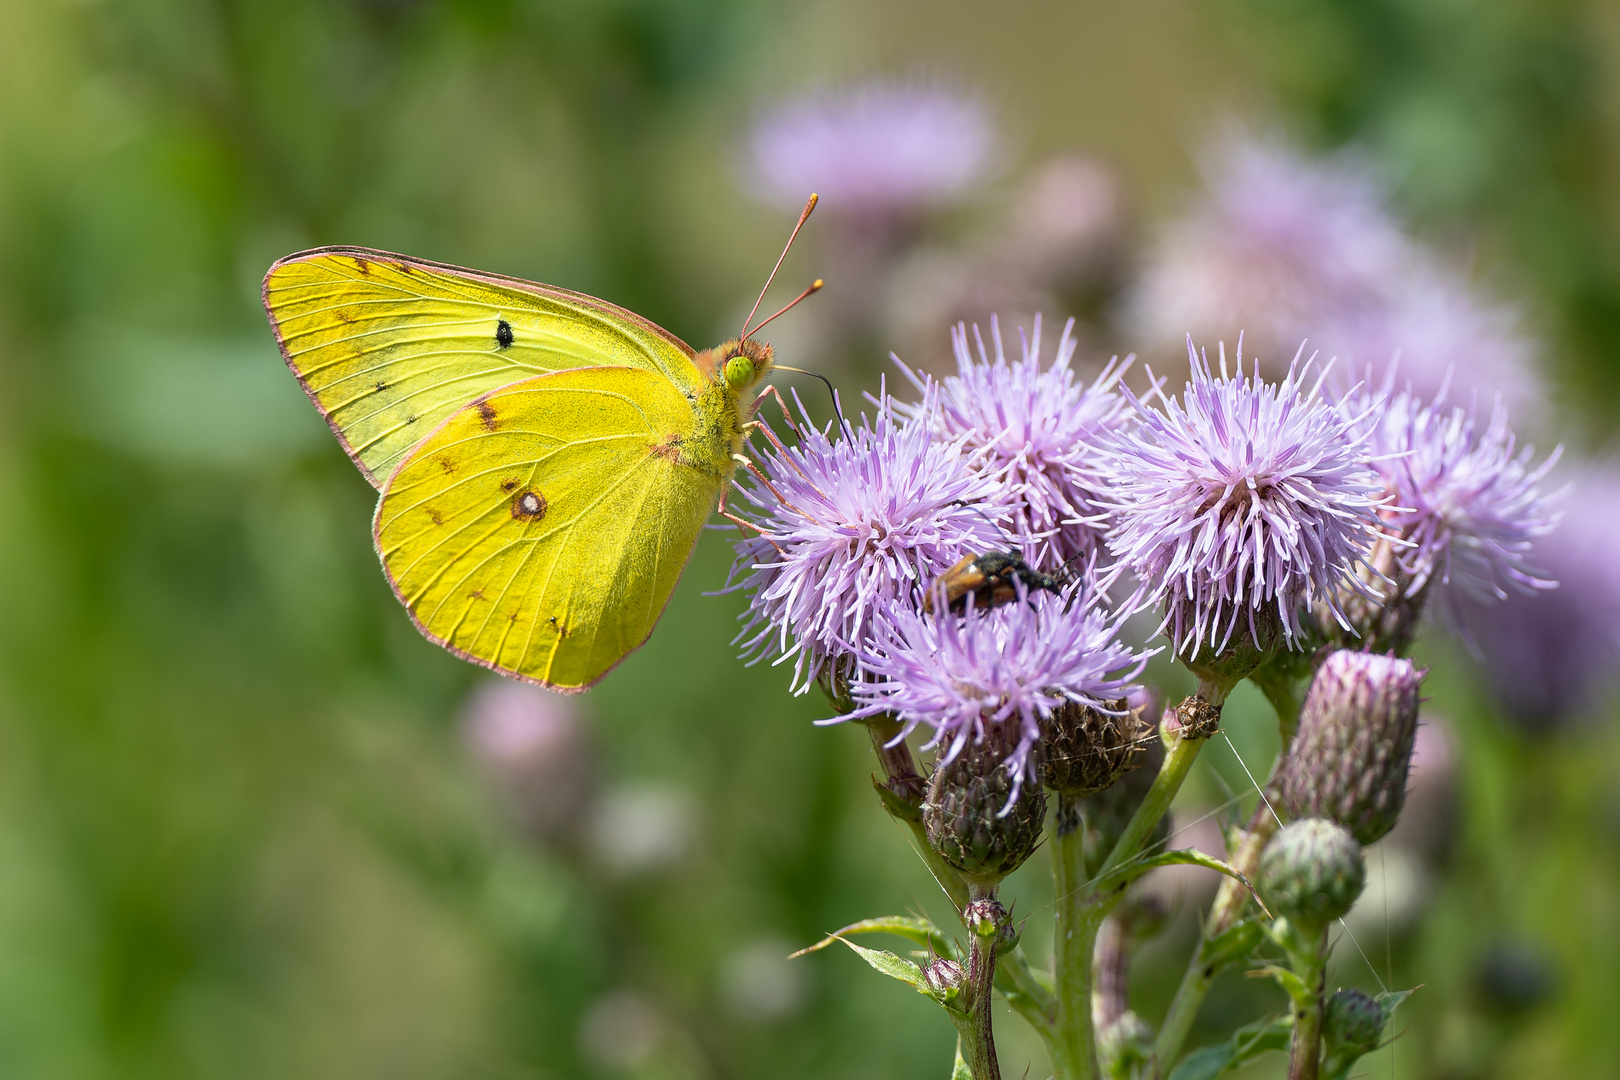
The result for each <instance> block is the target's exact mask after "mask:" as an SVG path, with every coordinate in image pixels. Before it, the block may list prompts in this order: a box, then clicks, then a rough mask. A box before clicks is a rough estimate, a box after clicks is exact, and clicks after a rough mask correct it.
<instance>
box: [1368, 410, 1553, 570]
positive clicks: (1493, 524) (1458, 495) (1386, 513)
mask: <svg viewBox="0 0 1620 1080" xmlns="http://www.w3.org/2000/svg"><path fill="white" fill-rule="evenodd" d="M1379 398H1384V401H1383V404H1382V407H1381V408H1379V407H1378V400H1379ZM1342 411H1343V412H1344V413H1345V415H1346V416H1347V418H1352V417H1355V416H1368V417H1369V419H1371V421H1372V423H1373V427H1372V441H1371V446H1370V453H1371V456H1372V462H1373V467H1374V469H1376V470H1377V472H1378V474H1379V476H1380V477H1382V478H1383V481H1384V485H1385V490H1386V492H1387V493H1388V495H1389V503H1388V505H1386V506H1385V507H1384V508H1383V509H1382V510H1381V511H1380V516H1381V517H1382V518H1383V520H1384V522H1385V524H1386V526H1387V527H1388V528H1389V530H1390V531H1391V532H1392V533H1393V534H1395V535H1396V536H1397V537H1399V539H1401V540H1403V541H1405V542H1406V543H1407V544H1408V545H1410V546H1406V547H1401V548H1398V549H1397V553H1396V558H1397V560H1398V561H1399V562H1400V564H1401V568H1402V569H1403V570H1405V571H1406V573H1407V574H1408V575H1409V577H1410V582H1409V584H1408V586H1407V595H1408V596H1415V595H1416V594H1418V593H1419V592H1421V591H1422V590H1423V589H1424V587H1425V586H1427V585H1428V584H1429V582H1430V580H1431V578H1433V577H1434V576H1435V575H1436V574H1438V575H1439V581H1440V582H1441V583H1442V584H1444V585H1446V586H1448V587H1449V588H1450V589H1452V590H1456V591H1459V592H1462V593H1466V594H1468V595H1470V596H1473V597H1476V598H1478V599H1486V600H1499V599H1502V598H1504V597H1506V596H1507V590H1509V589H1512V590H1516V591H1521V592H1522V591H1526V590H1533V589H1542V588H1548V587H1549V584H1550V583H1549V582H1548V581H1547V580H1546V578H1545V576H1544V575H1542V574H1540V573H1538V572H1537V571H1536V570H1535V569H1534V568H1533V566H1532V558H1531V545H1532V543H1533V542H1534V541H1535V538H1536V537H1538V536H1543V535H1545V534H1546V533H1547V532H1548V531H1549V530H1551V529H1552V526H1553V523H1554V521H1555V520H1556V518H1555V515H1553V513H1552V512H1551V511H1550V510H1549V509H1548V507H1547V504H1546V500H1545V498H1544V497H1543V494H1542V491H1541V482H1542V481H1543V480H1544V479H1545V478H1546V476H1547V473H1548V471H1549V470H1550V469H1551V468H1552V466H1553V465H1554V464H1555V463H1556V462H1557V460H1558V457H1559V451H1557V450H1555V451H1554V452H1553V453H1552V454H1551V455H1549V456H1548V457H1547V459H1546V460H1545V461H1543V462H1542V463H1541V464H1540V465H1532V464H1531V459H1532V458H1533V457H1534V454H1535V450H1534V448H1533V447H1525V448H1524V449H1523V450H1518V451H1517V452H1516V449H1515V441H1514V436H1513V432H1512V430H1511V429H1510V428H1509V427H1508V423H1507V410H1506V409H1505V408H1504V407H1503V406H1502V405H1501V403H1500V402H1498V403H1497V405H1496V407H1495V408H1494V409H1493V410H1492V411H1491V419H1490V423H1489V424H1488V425H1487V426H1485V427H1484V428H1483V429H1481V428H1480V426H1479V424H1478V421H1477V416H1476V413H1475V410H1474V409H1472V408H1470V409H1462V408H1458V407H1454V406H1453V407H1447V406H1446V405H1445V403H1444V401H1443V400H1437V401H1434V402H1432V403H1430V404H1428V405H1425V404H1423V403H1422V400H1421V399H1420V398H1418V397H1417V396H1415V395H1414V394H1413V393H1412V392H1411V391H1402V392H1400V393H1396V394H1393V395H1389V394H1388V385H1387V382H1386V385H1385V389H1384V391H1382V392H1375V391H1374V390H1372V389H1371V388H1365V387H1364V388H1363V389H1361V390H1359V391H1358V392H1356V393H1354V394H1352V395H1350V396H1349V397H1348V398H1347V399H1346V400H1345V402H1344V407H1343V409H1342Z"/></svg>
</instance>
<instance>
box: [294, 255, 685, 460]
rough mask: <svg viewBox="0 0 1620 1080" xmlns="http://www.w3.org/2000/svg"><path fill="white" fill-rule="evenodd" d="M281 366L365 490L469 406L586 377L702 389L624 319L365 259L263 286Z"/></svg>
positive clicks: (649, 332) (349, 258) (543, 295)
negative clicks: (622, 370)
mask: <svg viewBox="0 0 1620 1080" xmlns="http://www.w3.org/2000/svg"><path fill="white" fill-rule="evenodd" d="M264 304H265V308H266V309H267V310H268V311H269V313H270V320H271V324H272V325H273V326H274V328H275V331H276V336H277V339H278V340H279V341H280V343H281V349H282V353H283V355H284V356H285V357H286V360H287V364H288V366H289V367H291V368H292V370H293V372H294V373H295V374H296V375H297V376H298V378H299V380H300V381H301V382H302V383H303V385H304V389H305V391H306V392H307V393H308V394H309V396H310V398H311V399H312V400H313V401H314V402H315V404H316V406H317V407H318V408H319V409H320V410H321V413H322V415H324V416H325V417H326V419H327V422H328V423H329V424H331V426H332V429H333V431H335V432H336V433H337V435H338V438H339V440H340V441H341V442H342V443H343V446H344V448H345V449H346V450H348V452H349V456H350V457H352V458H354V460H355V462H356V464H358V465H359V466H360V469H361V471H362V472H364V473H365V475H366V478H367V479H368V480H370V481H371V482H372V483H373V484H374V485H376V486H377V487H379V488H380V487H382V486H383V483H384V482H385V481H386V480H387V478H388V476H389V474H390V473H391V472H392V471H393V470H394V469H395V468H396V467H397V466H398V464H399V462H400V461H401V460H403V459H404V457H405V455H406V454H407V452H408V451H409V450H410V449H411V447H413V446H414V445H416V444H417V443H418V442H420V441H421V440H422V439H424V438H425V437H426V436H427V435H428V433H429V432H432V431H434V430H435V429H436V428H437V427H438V426H439V425H440V424H441V423H443V422H444V421H445V420H446V419H447V418H449V417H450V416H451V415H452V414H453V413H455V412H456V411H457V410H459V409H462V408H464V407H465V406H467V404H468V403H469V402H471V401H472V400H473V399H474V398H477V397H479V396H480V395H483V394H487V393H489V392H490V391H492V390H495V389H497V388H499V387H502V386H506V385H508V384H510V383H514V382H517V381H519V380H522V379H526V378H529V377H532V376H535V375H540V374H545V373H548V372H555V371H563V370H568V369H571V368H580V367H590V366H595V365H612V366H629V367H634V368H641V369H645V370H647V371H650V372H656V373H658V374H659V375H660V376H662V377H663V378H664V379H666V380H668V381H669V382H672V383H673V384H674V385H675V387H676V388H678V389H679V390H681V391H683V392H684V391H687V390H689V389H691V388H693V387H694V386H695V385H697V384H698V382H699V381H700V376H699V375H698V374H697V369H696V368H694V367H693V366H692V362H691V356H692V350H691V349H690V348H688V347H687V346H686V345H685V344H684V343H682V342H681V341H680V340H679V339H678V338H676V337H674V336H673V335H671V334H669V333H667V332H665V331H664V330H661V329H660V328H658V327H657V326H655V325H654V324H652V323H650V322H648V321H647V320H645V319H642V318H641V317H640V316H637V315H635V314H633V313H631V312H628V311H625V310H623V309H621V308H617V307H614V306H613V305H612V304H608V303H605V302H604V301H601V300H596V299H594V298H592V297H588V296H582V295H580V294H578V293H571V292H568V291H566V290H563V289H553V288H550V287H548V286H543V285H536V284H534V283H531V282H525V281H521V280H518V279H516V278H505V277H501V276H499V275H494V274H483V273H479V272H477V271H472V270H463V269H460V268H458V267H451V266H442V265H440V264H437V263H430V262H424V261H421V260H417V259H409V258H406V257H405V256H402V255H393V254H389V253H387V252H379V251H371V250H368V249H365V248H323V249H319V250H316V251H308V252H302V253H300V254H297V255H291V256H288V257H287V258H285V259H283V260H281V261H280V262H278V263H276V264H275V265H274V266H273V267H271V268H270V272H269V273H268V274H267V275H266V276H265V279H264Z"/></svg>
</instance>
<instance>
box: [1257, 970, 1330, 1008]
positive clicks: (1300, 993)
mask: <svg viewBox="0 0 1620 1080" xmlns="http://www.w3.org/2000/svg"><path fill="white" fill-rule="evenodd" d="M1260 971H1261V972H1262V973H1264V974H1266V975H1270V976H1271V977H1272V978H1273V979H1276V980H1277V985H1278V986H1280V987H1282V988H1283V990H1284V991H1285V992H1287V994H1288V1000H1290V1001H1292V1002H1294V1003H1295V1004H1296V1005H1298V1004H1300V1003H1301V1002H1307V1001H1310V1000H1311V999H1312V998H1314V997H1315V996H1316V994H1315V992H1314V991H1312V990H1311V989H1310V988H1309V987H1307V986H1306V985H1305V980H1304V979H1302V978H1300V977H1299V976H1298V975H1296V974H1294V973H1293V972H1292V971H1289V970H1288V969H1287V968H1285V967H1280V966H1278V965H1276V964H1267V965H1266V966H1265V967H1263V968H1261V969H1260Z"/></svg>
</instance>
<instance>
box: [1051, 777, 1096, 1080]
mask: <svg viewBox="0 0 1620 1080" xmlns="http://www.w3.org/2000/svg"><path fill="white" fill-rule="evenodd" d="M1060 798H1062V799H1064V800H1067V799H1068V796H1060ZM1058 820H1059V821H1064V820H1066V819H1065V815H1064V814H1063V812H1062V809H1060V810H1059V812H1058ZM1084 846H1085V830H1084V829H1083V828H1071V829H1069V830H1068V831H1067V832H1060V833H1059V834H1058V836H1057V838H1056V839H1055V840H1053V842H1052V889H1053V893H1054V895H1055V896H1056V897H1057V925H1056V926H1055V927H1054V929H1053V942H1052V968H1053V979H1052V982H1053V991H1054V996H1055V998H1056V1001H1055V1004H1056V1006H1057V1008H1056V1016H1055V1017H1054V1018H1053V1019H1054V1024H1053V1026H1054V1028H1055V1029H1056V1030H1055V1032H1054V1035H1055V1037H1054V1038H1053V1039H1052V1040H1051V1041H1050V1042H1049V1043H1048V1049H1049V1050H1050V1051H1051V1053H1052V1067H1053V1071H1054V1072H1055V1073H1056V1076H1057V1080H1094V1078H1095V1077H1096V1076H1097V1036H1096V1032H1095V1031H1094V1030H1093V1028H1092V1023H1091V953H1092V949H1093V947H1094V945H1095V942H1096V940H1097V927H1098V925H1099V924H1100V923H1101V921H1102V915H1101V914H1099V913H1098V911H1097V906H1096V904H1095V899H1096V898H1095V897H1094V895H1093V894H1092V892H1091V888H1090V882H1089V881H1088V879H1087V877H1086V856H1085V851H1084Z"/></svg>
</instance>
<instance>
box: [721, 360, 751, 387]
mask: <svg viewBox="0 0 1620 1080" xmlns="http://www.w3.org/2000/svg"><path fill="white" fill-rule="evenodd" d="M753 381H754V362H753V361H752V360H750V359H749V358H748V357H746V356H741V355H738V356H733V357H732V358H731V359H730V360H727V361H726V383H727V385H729V386H730V387H731V388H732V389H734V390H740V389H742V388H743V387H745V386H747V385H748V384H749V383H751V382H753Z"/></svg>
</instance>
